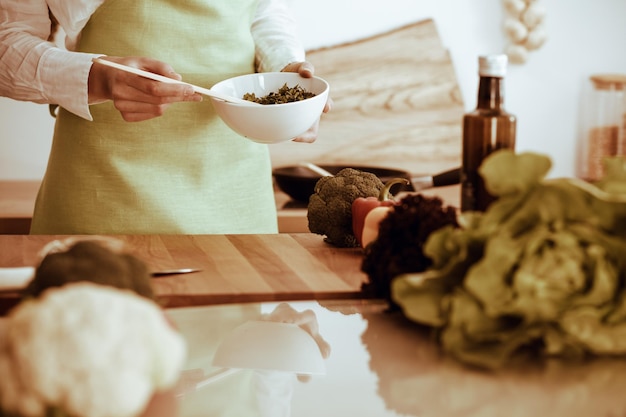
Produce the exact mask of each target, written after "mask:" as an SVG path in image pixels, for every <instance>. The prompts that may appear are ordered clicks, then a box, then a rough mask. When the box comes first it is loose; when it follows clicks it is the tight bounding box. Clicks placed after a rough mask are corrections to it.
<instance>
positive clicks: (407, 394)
mask: <svg viewBox="0 0 626 417" xmlns="http://www.w3.org/2000/svg"><path fill="white" fill-rule="evenodd" d="M288 304H289V306H290V307H291V308H292V309H293V310H295V311H297V312H305V311H308V313H309V315H310V313H311V312H312V313H313V314H314V317H315V320H316V321H317V324H318V326H319V334H320V335H321V336H322V337H323V339H324V340H325V341H326V342H327V343H328V344H329V345H330V355H329V356H328V357H327V358H326V359H325V360H324V364H325V373H324V374H322V375H311V376H309V379H308V381H306V382H302V381H300V380H297V379H295V378H293V377H292V378H289V375H288V374H289V372H288V371H285V370H284V369H283V370H281V371H280V372H278V371H274V373H273V374H272V372H269V373H268V372H267V371H268V370H267V369H265V370H264V371H265V372H261V374H260V375H259V372H258V370H257V371H254V370H249V369H245V370H243V371H241V372H238V373H235V374H231V375H229V376H227V377H225V378H223V379H222V380H220V381H218V382H210V383H208V384H205V385H204V386H202V388H197V389H196V390H193V389H191V390H187V392H186V393H185V394H183V395H182V396H181V397H179V401H180V415H181V417H188V416H200V415H231V414H228V412H227V411H226V409H229V408H230V411H231V412H233V409H234V410H235V411H234V412H235V414H232V415H244V414H237V413H241V412H243V409H242V408H239V409H237V407H244V404H248V407H249V409H248V411H247V414H245V415H247V416H265V415H281V416H282V415H288V414H283V413H282V412H280V411H277V410H283V411H284V410H285V407H290V408H291V414H290V415H291V416H293V417H309V416H310V417H319V416H330V417H334V416H337V417H339V416H361V417H365V416H372V417H386V416H394V417H399V416H416V417H417V416H419V417H426V416H438V417H446V416H463V417H469V416H480V417H489V416H494V417H496V416H497V417H501V416H509V417H510V416H568V417H576V416H585V417H589V416H594V417H600V416H606V417H608V416H623V415H625V413H626V396H624V395H623V389H624V387H626V361H623V360H621V361H619V360H602V361H595V362H589V363H584V364H567V363H563V362H558V361H554V362H551V363H549V364H548V365H547V366H545V367H542V368H540V367H538V366H535V365H530V366H524V367H521V368H518V369H508V370H502V371H500V372H497V373H489V372H482V371H479V370H475V369H469V368H467V367H464V366H463V365H460V364H459V363H458V362H455V361H453V360H452V359H450V358H448V357H446V356H445V355H443V354H442V353H441V352H440V351H439V350H438V348H437V347H436V346H435V345H434V344H433V343H432V341H431V339H429V337H428V335H427V334H425V333H424V332H423V329H420V328H417V327H416V326H415V325H413V323H411V322H408V321H407V320H405V319H404V318H403V317H402V316H401V315H399V314H396V313H389V312H387V311H386V305H385V304H383V303H382V302H380V301H375V300H369V301H363V300H361V301H357V300H326V301H297V302H289V303H288ZM276 308H277V303H256V304H239V305H237V304H234V305H233V304H231V305H215V306H208V307H192V308H180V309H169V310H168V311H167V313H168V314H169V315H170V317H172V319H173V320H174V322H175V323H177V325H178V326H179V328H180V329H181V331H182V332H183V334H184V335H185V338H186V340H187V342H188V343H189V352H190V355H189V357H188V360H187V363H186V365H185V372H183V375H185V374H187V375H189V374H193V372H198V370H202V373H204V374H205V375H214V374H215V373H216V372H219V370H220V369H219V368H217V367H214V366H213V365H212V360H213V357H214V352H215V350H216V347H217V346H218V345H219V344H220V343H222V341H223V340H224V338H225V337H227V335H228V334H229V333H232V330H233V329H235V328H237V326H238V325H239V324H240V323H242V322H246V320H256V319H258V317H260V316H262V315H267V314H269V313H271V312H272V311H273V310H275V309H276ZM261 338H262V336H261ZM259 346H263V343H262V342H261V341H259ZM275 349H276V350H279V351H280V354H281V355H283V356H285V357H286V356H289V355H290V354H292V353H293V352H290V349H291V348H290V346H289V344H288V343H283V344H280V343H277V344H276V345H275ZM274 353H276V352H271V351H270V352H267V353H265V354H266V355H272V354H274ZM253 354H254V355H260V354H261V353H260V352H258V351H257V352H255V353H253ZM269 371H271V370H269ZM246 375H247V376H246ZM272 375H273V377H272ZM259 381H261V382H259ZM286 384H287V385H288V387H287V388H286V387H285V385H286ZM259 396H262V397H264V400H263V401H260V400H259ZM268 397H269V398H268ZM224 398H228V399H230V400H228V401H224ZM250 398H252V399H253V400H251V401H250V402H246V401H248V400H249V399H250ZM255 399H256V400H255ZM218 407H224V408H222V409H220V410H219V411H218V410H217V409H218ZM270 412H272V413H273V414H270ZM212 413H214V414H212Z"/></svg>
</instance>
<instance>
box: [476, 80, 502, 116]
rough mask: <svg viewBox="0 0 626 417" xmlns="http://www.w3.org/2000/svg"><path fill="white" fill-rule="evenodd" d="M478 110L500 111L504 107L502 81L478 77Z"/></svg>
mask: <svg viewBox="0 0 626 417" xmlns="http://www.w3.org/2000/svg"><path fill="white" fill-rule="evenodd" d="M476 107H477V108H479V109H500V108H502V107H504V79H503V78H499V77H489V76H482V75H481V76H480V82H479V84H478V105H477V106H476Z"/></svg>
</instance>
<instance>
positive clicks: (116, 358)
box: [0, 282, 186, 417]
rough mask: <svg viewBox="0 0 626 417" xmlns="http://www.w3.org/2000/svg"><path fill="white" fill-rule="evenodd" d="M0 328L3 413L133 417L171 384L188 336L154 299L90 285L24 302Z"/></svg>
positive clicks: (55, 290)
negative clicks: (184, 336) (158, 392)
mask: <svg viewBox="0 0 626 417" xmlns="http://www.w3.org/2000/svg"><path fill="white" fill-rule="evenodd" d="M4 321H5V323H3V329H4V332H1V333H0V375H2V378H0V410H2V411H3V412H5V413H8V414H9V415H17V416H21V417H41V416H45V415H46V414H47V412H48V411H49V410H51V409H57V410H59V411H61V412H62V413H64V414H66V415H71V416H73V417H134V416H137V415H139V414H140V413H141V412H142V411H143V410H144V408H145V407H146V405H147V404H148V402H149V400H150V398H151V397H152V395H153V394H154V393H155V392H157V391H161V390H165V389H166V388H169V387H171V386H173V385H174V384H175V383H176V382H177V380H178V376H179V373H180V369H181V366H182V365H183V361H184V359H185V356H186V346H185V342H184V339H183V338H182V336H181V335H180V333H178V332H177V331H176V330H175V329H174V328H172V327H171V325H170V324H169V323H168V321H167V319H166V317H165V315H164V313H163V311H162V309H161V308H160V307H159V306H158V305H157V304H156V303H154V302H152V301H150V300H148V299H146V298H144V297H140V296H138V295H137V294H135V293H133V292H131V291H130V290H121V289H117V288H113V287H110V286H103V285H98V284H94V283H90V282H81V283H72V284H67V285H65V286H63V287H57V288H52V289H49V290H48V291H46V292H44V293H43V294H42V295H41V297H39V298H36V299H30V300H27V301H24V302H22V303H21V304H19V305H18V306H17V307H16V308H14V309H13V310H12V311H11V313H10V314H9V316H8V317H7V318H6V319H5V320H4Z"/></svg>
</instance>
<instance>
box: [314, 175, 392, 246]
mask: <svg viewBox="0 0 626 417" xmlns="http://www.w3.org/2000/svg"><path fill="white" fill-rule="evenodd" d="M383 187H384V184H383V182H382V181H381V180H380V179H379V178H378V177H377V176H376V175H374V174H372V173H369V172H363V171H360V170H357V169H353V168H344V169H342V170H341V171H339V172H338V173H337V174H336V175H335V176H333V177H322V178H320V179H319V180H318V181H317V183H316V184H315V191H314V193H313V194H312V195H311V197H310V198H309V204H308V211H307V219H308V222H309V230H310V231H311V232H312V233H317V234H319V235H325V236H326V238H325V240H326V242H328V243H330V244H332V245H334V246H337V247H346V248H354V247H358V246H359V243H358V241H357V239H356V237H355V236H354V232H353V230H352V202H353V201H354V200H356V199H357V198H360V197H376V196H378V195H379V194H380V190H382V189H383Z"/></svg>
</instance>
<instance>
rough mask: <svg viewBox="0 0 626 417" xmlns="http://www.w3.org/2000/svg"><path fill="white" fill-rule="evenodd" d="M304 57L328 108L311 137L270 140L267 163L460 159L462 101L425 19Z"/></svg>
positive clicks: (410, 166) (419, 165)
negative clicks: (321, 84) (326, 92)
mask: <svg viewBox="0 0 626 417" xmlns="http://www.w3.org/2000/svg"><path fill="white" fill-rule="evenodd" d="M307 58H308V60H309V61H311V62H312V63H313V64H314V65H315V68H316V73H317V75H319V76H321V77H323V78H325V79H326V80H327V81H328V82H329V83H330V85H331V97H332V99H333V101H334V107H333V110H332V111H331V112H330V113H328V114H326V115H324V116H323V117H322V120H321V122H320V127H319V136H318V140H317V141H316V142H315V143H313V144H301V143H293V142H287V143H282V144H278V145H271V148H270V149H271V153H272V163H273V165H274V166H282V165H291V164H294V163H297V162H299V161H304V160H308V161H313V162H317V163H346V164H349V165H355V166H356V165H363V164H366V165H376V166H388V167H398V168H401V169H405V170H407V171H409V172H412V173H414V174H423V173H435V172H438V171H440V170H443V169H448V168H452V167H455V166H458V165H459V163H460V149H461V148H460V143H461V139H460V137H461V136H460V135H461V119H462V115H463V111H464V106H463V102H462V99H461V93H460V90H459V87H458V84H457V80H456V74H455V71H454V66H453V64H452V61H451V59H450V55H449V53H448V51H447V50H446V49H445V48H444V47H443V45H442V43H441V40H440V38H439V35H438V33H437V29H436V25H435V23H434V22H433V21H432V20H425V21H421V22H417V23H415V24H411V25H408V26H405V27H401V28H398V29H396V30H393V31H390V32H387V33H383V34H380V35H377V36H374V37H371V38H367V39H362V40H359V41H357V42H353V43H348V44H344V45H338V46H334V47H330V48H324V49H320V50H314V51H310V52H309V53H308V55H307Z"/></svg>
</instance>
